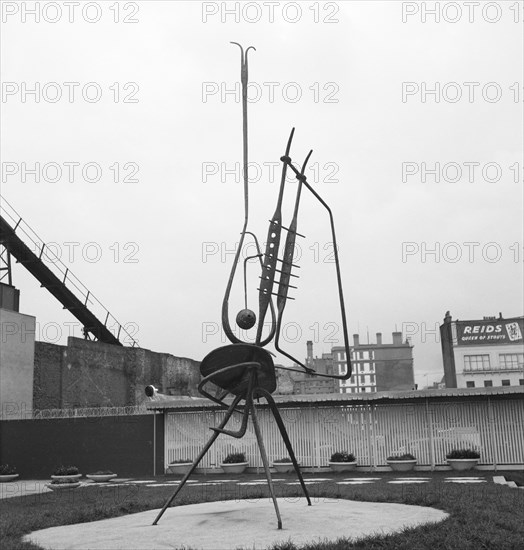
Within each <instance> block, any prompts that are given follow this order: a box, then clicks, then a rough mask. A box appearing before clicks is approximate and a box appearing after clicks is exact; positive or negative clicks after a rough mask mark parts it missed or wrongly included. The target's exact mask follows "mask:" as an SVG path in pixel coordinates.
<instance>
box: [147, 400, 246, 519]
mask: <svg viewBox="0 0 524 550" xmlns="http://www.w3.org/2000/svg"><path fill="white" fill-rule="evenodd" d="M243 397H244V396H243V395H237V396H236V397H235V399H234V400H233V402H232V403H231V405H230V406H229V409H228V410H227V412H226V416H224V420H222V422H221V423H220V426H219V428H223V427H224V426H225V425H226V424H227V423H228V421H229V419H230V418H231V415H232V414H233V412H234V409H235V407H236V406H237V405H238V403H239V401H240V400H241V399H243ZM219 435H220V432H215V433H214V434H213V435H212V436H211V438H210V439H209V441H208V442H207V443H206V445H205V447H204V448H203V449H202V450H201V451H200V454H199V455H198V456H197V458H196V459H195V461H194V462H193V465H192V466H191V469H190V470H189V472H187V474H186V475H185V476H184V477H183V478H182V481H180V483H179V484H178V486H177V488H176V489H175V492H174V493H173V494H172V495H171V496H170V497H169V499H168V500H167V502H166V503H165V504H164V507H163V508H162V510H161V511H160V512H159V514H158V516H157V517H156V519H155V521H154V522H153V525H156V524H157V523H158V520H159V519H160V518H161V517H162V516H163V514H164V512H165V511H166V509H167V508H168V506H169V505H170V504H171V503H172V502H173V500H174V499H175V497H176V496H177V495H178V493H179V492H180V491H181V490H182V487H183V486H184V485H185V484H186V481H187V480H188V479H189V476H190V475H191V474H192V473H193V472H194V471H195V469H196V467H197V466H198V464H199V463H200V461H201V460H202V459H203V458H204V456H205V455H206V453H207V452H208V451H209V449H210V448H211V445H213V443H214V442H215V440H216V438H217V437H218V436H219Z"/></svg>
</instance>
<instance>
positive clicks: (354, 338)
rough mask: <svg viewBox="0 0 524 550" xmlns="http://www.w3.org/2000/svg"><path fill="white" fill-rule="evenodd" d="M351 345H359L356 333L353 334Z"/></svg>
mask: <svg viewBox="0 0 524 550" xmlns="http://www.w3.org/2000/svg"><path fill="white" fill-rule="evenodd" d="M353 345H354V346H355V347H357V346H360V342H359V336H358V334H353Z"/></svg>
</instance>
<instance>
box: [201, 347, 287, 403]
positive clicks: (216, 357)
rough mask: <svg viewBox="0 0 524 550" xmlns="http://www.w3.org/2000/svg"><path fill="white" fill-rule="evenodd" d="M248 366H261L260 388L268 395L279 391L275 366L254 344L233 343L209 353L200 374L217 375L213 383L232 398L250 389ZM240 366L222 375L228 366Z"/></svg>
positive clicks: (269, 355) (267, 353) (270, 358)
mask: <svg viewBox="0 0 524 550" xmlns="http://www.w3.org/2000/svg"><path fill="white" fill-rule="evenodd" d="M245 363H258V365H259V366H258V367H257V369H256V371H257V374H256V376H257V384H256V385H257V387H258V388H263V389H265V390H266V391H268V392H269V393H273V392H274V391H275V389H276V385H277V384H276V375H275V365H274V363H273V359H272V357H271V354H270V353H269V352H268V351H266V350H265V349H264V348H261V347H259V346H255V345H251V344H231V345H228V346H223V347H221V348H217V349H215V350H213V351H212V352H211V353H208V354H207V355H206V356H205V357H204V359H203V360H202V363H201V364H200V373H201V374H202V376H203V377H204V378H205V377H207V376H210V375H214V376H213V377H212V379H211V382H213V384H215V385H216V386H218V387H220V388H222V389H223V390H227V391H228V392H230V393H232V394H233V395H240V394H242V393H243V392H245V391H246V390H247V385H248V370H249V369H248V367H246V366H245ZM234 365H238V368H236V369H235V368H233V369H228V370H227V371H224V372H220V371H221V370H223V369H225V368H226V367H233V366H234Z"/></svg>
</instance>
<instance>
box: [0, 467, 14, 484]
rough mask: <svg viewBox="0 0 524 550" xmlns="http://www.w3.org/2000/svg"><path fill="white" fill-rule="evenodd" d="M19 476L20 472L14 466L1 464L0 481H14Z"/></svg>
mask: <svg viewBox="0 0 524 550" xmlns="http://www.w3.org/2000/svg"><path fill="white" fill-rule="evenodd" d="M17 477H18V473H17V471H16V468H15V467H14V466H9V464H1V465H0V482H4V481H13V479H16V478H17Z"/></svg>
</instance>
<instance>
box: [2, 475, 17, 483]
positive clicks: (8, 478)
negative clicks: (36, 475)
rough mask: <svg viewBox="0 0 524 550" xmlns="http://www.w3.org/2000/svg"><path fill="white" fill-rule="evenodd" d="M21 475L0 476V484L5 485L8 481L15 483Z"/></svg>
mask: <svg viewBox="0 0 524 550" xmlns="http://www.w3.org/2000/svg"><path fill="white" fill-rule="evenodd" d="M19 475H20V474H5V475H1V476H0V483H4V482H6V481H13V480H14V479H16V478H17V477H18V476H19Z"/></svg>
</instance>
